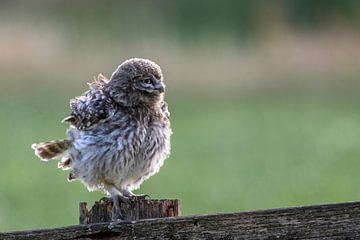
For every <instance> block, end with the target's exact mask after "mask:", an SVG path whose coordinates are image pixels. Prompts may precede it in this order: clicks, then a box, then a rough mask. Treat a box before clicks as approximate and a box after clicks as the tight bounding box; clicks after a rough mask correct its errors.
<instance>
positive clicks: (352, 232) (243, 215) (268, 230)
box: [0, 202, 360, 240]
mask: <svg viewBox="0 0 360 240" xmlns="http://www.w3.org/2000/svg"><path fill="white" fill-rule="evenodd" d="M0 239H9V240H10V239H14V240H15V239H16V240H20V239H40V240H42V239H46V240H48V239H53V240H59V239H82V240H85V239H87V240H90V239H111V240H117V239H360V202H349V203H336V204H326V205H316V206H305V207H291V208H283V209H271V210H260V211H249V212H239V213H226V214H213V215H202V216H187V217H169V218H158V219H147V220H137V221H126V222H117V223H114V222H113V223H111V222H106V223H94V224H87V225H77V226H69V227H63V228H54V229H44V230H32V231H17V232H5V233H0Z"/></svg>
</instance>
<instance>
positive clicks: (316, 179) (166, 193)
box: [0, 0, 360, 231]
mask: <svg viewBox="0 0 360 240" xmlns="http://www.w3.org/2000/svg"><path fill="white" fill-rule="evenodd" d="M136 3H137V4H134V3H133V1H95V0H92V1H79V0H75V1H60V0H58V1H56V0H52V1H45V0H43V1H40V0H38V1H25V0H23V1H10V0H8V1H4V0H2V1H1V2H0V30H1V33H0V53H1V54H0V72H1V77H0V83H1V86H0V110H1V114H0V133H1V135H0V146H1V147H0V148H1V151H0V156H1V159H0V161H1V165H0V231H7V230H17V229H29V228H44V227H55V226H63V225H71V224H77V222H78V203H79V202H80V201H88V202H89V203H90V204H92V203H93V202H94V201H95V200H98V199H99V198H101V197H102V196H103V194H102V193H100V192H88V191H87V190H86V189H85V188H84V187H83V186H82V185H81V183H80V182H75V183H67V181H66V176H67V172H62V171H59V170H58V169H57V167H56V163H55V162H51V163H44V162H40V161H39V160H38V159H37V158H36V157H35V156H34V154H33V152H32V150H31V148H30V145H31V144H32V143H33V142H38V141H43V140H51V139H58V138H64V137H65V129H66V126H65V125H63V124H61V123H60V120H61V119H62V118H63V117H64V116H66V114H67V113H68V112H69V108H68V102H69V99H70V98H72V97H74V96H76V95H79V94H80V93H81V92H83V91H85V90H86V88H87V86H86V82H89V81H91V80H92V78H93V76H95V75H97V74H98V73H99V72H102V73H104V74H105V75H107V76H109V75H110V74H111V73H112V71H113V70H114V69H115V67H116V66H117V65H118V64H120V63H121V62H122V61H124V60H125V59H127V58H130V57H145V58H150V59H152V60H154V61H156V62H157V63H159V64H160V65H161V66H162V69H163V72H164V75H165V79H166V82H167V86H168V88H167V89H168V91H167V96H166V98H167V101H168V103H169V105H170V110H171V113H172V115H171V120H172V127H173V131H174V134H173V138H172V155H171V157H170V158H169V159H168V160H167V161H166V162H165V165H164V166H163V167H162V169H161V171H160V172H159V173H158V174H157V175H155V176H153V177H152V178H151V179H150V180H148V181H147V182H145V183H144V184H143V185H142V186H141V188H140V189H139V190H138V191H137V193H146V194H149V195H151V197H152V198H179V199H181V203H182V212H183V214H184V215H189V214H206V213H213V212H232V211H242V210H255V209H264V208H277V207H285V206H294V205H304V204H317V203H325V202H337V201H352V200H358V199H360V189H359V187H358V184H359V182H360V175H359V174H358V171H359V169H360V159H359V158H360V101H359V100H360V99H359V98H360V97H359V90H360V81H359V76H360V71H359V67H360V57H359V56H360V31H359V27H360V15H359V12H360V2H359V1H356V0H337V1H336V0H302V1H300V0H288V1H285V0H284V1H282V0H278V1H277V0H272V1H270V0H269V1H268V0H263V1H261V0H252V1H251V0H248V1H245V0H243V1H240V0H234V1H230V0H228V1H215V0H214V1H213V0H209V1H205V0H202V1H201V0H198V1H190V0H183V1H166V0H163V1H136Z"/></svg>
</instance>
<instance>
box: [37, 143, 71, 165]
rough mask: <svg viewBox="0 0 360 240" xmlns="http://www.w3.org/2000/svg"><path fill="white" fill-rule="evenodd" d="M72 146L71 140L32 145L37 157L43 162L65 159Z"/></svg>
mask: <svg viewBox="0 0 360 240" xmlns="http://www.w3.org/2000/svg"><path fill="white" fill-rule="evenodd" d="M71 146H72V143H71V141H69V140H55V141H49V142H43V143H34V144H33V145H31V147H32V149H34V150H35V155H36V156H38V157H39V158H40V159H41V160H43V161H48V160H52V159H61V158H63V157H64V155H66V153H67V150H68V149H69V148H70V147H71Z"/></svg>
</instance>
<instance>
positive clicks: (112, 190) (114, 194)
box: [105, 186, 129, 221]
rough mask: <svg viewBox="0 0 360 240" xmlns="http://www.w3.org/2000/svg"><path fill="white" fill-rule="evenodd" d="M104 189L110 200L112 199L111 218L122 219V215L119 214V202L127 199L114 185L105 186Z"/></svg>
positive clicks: (114, 219)
mask: <svg viewBox="0 0 360 240" xmlns="http://www.w3.org/2000/svg"><path fill="white" fill-rule="evenodd" d="M105 189H106V191H108V192H109V194H110V196H111V198H112V200H113V208H112V220H113V221H116V220H123V219H124V217H123V215H122V214H121V203H122V202H128V201H129V199H128V198H127V197H125V196H124V195H123V194H122V193H121V192H120V191H119V190H118V189H117V188H116V187H114V186H106V187H105Z"/></svg>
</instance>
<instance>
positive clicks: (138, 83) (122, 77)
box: [109, 58, 165, 106]
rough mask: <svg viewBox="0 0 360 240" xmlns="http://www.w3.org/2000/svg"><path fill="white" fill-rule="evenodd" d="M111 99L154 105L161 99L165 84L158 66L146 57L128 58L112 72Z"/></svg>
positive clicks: (131, 103)
mask: <svg viewBox="0 0 360 240" xmlns="http://www.w3.org/2000/svg"><path fill="white" fill-rule="evenodd" d="M109 86H110V87H111V90H110V94H111V95H112V97H113V99H114V100H115V101H117V102H120V103H122V104H125V105H128V106H130V105H139V104H142V105H156V104H158V103H159V102H161V101H162V100H163V95H164V91H165V84H164V81H163V76H162V73H161V69H160V67H159V66H158V65H157V64H156V63H154V62H152V61H150V60H147V59H138V58H134V59H130V60H127V61H125V62H124V63H122V64H121V65H120V66H119V67H118V68H117V69H116V71H115V72H114V73H113V74H112V76H111V80H110V83H109Z"/></svg>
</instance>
